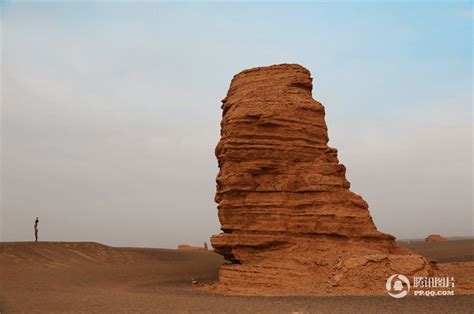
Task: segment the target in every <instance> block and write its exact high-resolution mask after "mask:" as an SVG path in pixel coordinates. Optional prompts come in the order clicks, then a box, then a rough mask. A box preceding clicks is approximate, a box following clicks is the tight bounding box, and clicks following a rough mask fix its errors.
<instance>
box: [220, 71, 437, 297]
mask: <svg viewBox="0 0 474 314" xmlns="http://www.w3.org/2000/svg"><path fill="white" fill-rule="evenodd" d="M312 87H313V85H312V78H311V76H310V73H309V71H308V70H306V69H305V68H303V67H302V66H299V65H295V64H282V65H274V66H269V67H260V68H253V69H249V70H245V71H243V72H241V73H239V74H238V75H236V76H235V77H234V78H233V80H232V83H231V85H230V89H229V91H228V93H227V96H226V97H225V99H224V100H223V101H222V103H223V104H222V110H223V116H222V122H221V139H220V141H219V143H218V145H217V147H216V151H215V153H216V156H217V159H218V162H219V168H220V171H219V174H218V176H217V179H216V181H217V193H216V197H215V200H216V202H217V203H218V212H219V221H220V223H221V230H222V231H223V233H221V234H219V235H215V236H213V237H212V239H211V243H212V246H213V247H214V249H215V251H216V252H217V253H219V254H221V255H223V256H224V257H225V259H226V260H227V261H228V263H227V264H224V265H222V266H221V269H220V273H219V282H218V283H217V285H216V286H215V289H216V290H217V291H220V292H224V293H229V294H246V295H252V294H258V295H328V294H348V295H358V294H369V293H372V294H373V293H374V292H380V293H385V282H386V280H387V278H388V277H389V276H390V275H392V274H395V273H400V274H404V275H406V276H409V275H413V274H416V275H419V276H427V275H430V274H431V273H432V267H433V265H432V264H431V263H430V262H429V261H428V260H427V259H426V258H424V257H421V256H419V255H415V254H413V253H411V252H410V251H409V250H407V249H405V248H402V247H400V246H398V245H397V244H396V243H395V241H394V237H393V236H390V235H387V234H384V233H381V232H379V231H378V230H377V228H376V227H375V225H374V223H373V221H372V218H371V216H370V214H369V211H368V205H367V203H366V202H365V201H364V200H363V199H362V197H360V196H359V195H357V194H355V193H353V192H351V191H350V190H349V187H350V183H349V182H348V181H347V179H346V177H345V172H346V169H345V167H344V166H343V165H341V164H340V163H339V161H338V158H337V150H336V149H334V148H331V147H329V146H328V144H327V143H328V132H327V127H326V122H325V120H324V107H323V106H322V105H321V104H320V103H319V102H317V101H316V100H314V99H313V98H312V95H311V92H312Z"/></svg>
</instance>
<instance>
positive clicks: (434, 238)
mask: <svg viewBox="0 0 474 314" xmlns="http://www.w3.org/2000/svg"><path fill="white" fill-rule="evenodd" d="M443 241H448V239H446V238H444V237H442V236H440V235H439V234H430V235H429V236H427V237H426V238H425V242H443Z"/></svg>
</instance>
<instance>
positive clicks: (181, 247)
mask: <svg viewBox="0 0 474 314" xmlns="http://www.w3.org/2000/svg"><path fill="white" fill-rule="evenodd" d="M178 251H207V247H199V246H191V245H187V244H180V245H178Z"/></svg>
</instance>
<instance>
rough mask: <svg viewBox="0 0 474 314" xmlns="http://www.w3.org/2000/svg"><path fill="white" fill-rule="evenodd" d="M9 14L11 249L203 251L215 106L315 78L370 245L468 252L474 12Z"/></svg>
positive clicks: (226, 8) (212, 207)
mask: <svg viewBox="0 0 474 314" xmlns="http://www.w3.org/2000/svg"><path fill="white" fill-rule="evenodd" d="M2 9H3V13H2V17H1V20H2V24H1V28H2V29H1V34H2V49H3V53H2V55H3V60H2V61H3V64H2V69H1V72H2V92H3V99H2V100H3V103H2V112H1V113H2V120H1V132H2V133H1V139H2V155H1V157H2V164H1V183H2V185H1V192H2V193H1V196H2V202H1V212H0V214H1V215H0V220H1V223H0V229H1V230H0V235H1V239H3V241H25V240H31V239H32V237H33V221H34V218H35V217H36V216H39V217H40V238H42V239H43V240H53V241H85V240H87V241H98V242H103V243H106V244H110V245H123V246H125V245H129V246H132V245H133V246H153V247H176V245H177V244H179V243H190V244H195V245H201V244H202V242H203V241H208V239H209V236H210V235H211V234H215V233H218V232H219V222H218V219H217V209H216V204H215V203H214V201H213V198H214V193H215V177H216V174H217V172H218V169H217V162H216V159H215V157H214V147H215V145H216V144H217V142H218V139H219V128H220V126H219V123H220V118H221V109H220V105H221V103H220V100H221V99H223V98H224V97H225V94H226V92H227V89H228V86H229V83H230V80H231V79H232V76H233V75H234V74H236V73H238V72H239V71H241V70H243V69H246V68H250V67H254V66H263V65H271V64H275V63H299V64H302V65H304V66H305V67H307V68H308V69H309V70H310V71H311V73H312V75H313V77H314V85H315V87H314V90H313V96H314V98H316V99H318V100H319V101H321V102H322V103H323V104H324V105H325V107H326V113H327V123H328V126H329V137H330V145H331V146H332V147H336V148H338V150H339V159H340V161H341V163H343V164H345V165H346V166H347V168H348V171H347V175H348V179H349V181H351V183H352V190H353V191H354V192H356V193H358V194H361V195H362V196H363V197H364V198H365V199H366V200H367V201H368V203H369V205H370V212H371V214H372V217H373V218H374V221H375V223H376V225H377V227H378V228H379V230H381V231H384V232H387V233H391V234H393V235H395V236H397V237H399V238H415V237H424V236H426V235H427V234H430V233H440V234H443V235H446V236H455V235H461V236H464V235H472V234H473V215H472V212H473V206H472V193H473V187H472V166H473V161H472V144H473V143H472V122H473V119H472V108H471V104H472V87H473V85H472V69H473V67H472V21H473V14H472V4H471V3H470V2H465V3H457V4H433V3H431V4H387V3H385V4H374V3H371V4H370V3H365V4H361V3H358V4H347V3H346V4H342V3H340V4H310V3H305V4H282V3H280V4H252V3H240V4H239V3H234V4H223V3H221V4H217V3H210V4H190V3H181V4H172V3H142V4H131V3H123V2H122V3H101V4H99V3H96V4H94V3H82V4H80V3H69V4H66V3H63V4H61V3H50V4H48V3H37V4H34V3H12V2H8V3H6V4H4V5H3V6H2ZM1 239H0V240H1Z"/></svg>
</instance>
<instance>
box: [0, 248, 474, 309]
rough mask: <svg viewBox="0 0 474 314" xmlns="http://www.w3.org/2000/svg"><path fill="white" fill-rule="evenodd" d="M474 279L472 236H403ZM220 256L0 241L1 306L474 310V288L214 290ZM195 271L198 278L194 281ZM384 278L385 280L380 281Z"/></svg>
mask: <svg viewBox="0 0 474 314" xmlns="http://www.w3.org/2000/svg"><path fill="white" fill-rule="evenodd" d="M400 243H401V244H402V245H403V246H406V247H408V248H409V249H411V250H413V251H414V252H415V253H418V254H420V255H424V256H425V257H428V258H431V259H434V258H436V260H437V261H438V263H437V265H438V267H439V268H440V269H441V270H443V272H445V273H446V274H449V275H451V276H453V277H455V279H456V284H457V285H458V284H459V285H464V286H466V285H467V286H469V285H471V286H472V284H473V283H474V262H473V257H474V254H473V246H474V240H472V239H468V240H450V241H446V242H434V243H428V242H424V241H410V242H400ZM223 262H224V259H223V258H222V256H220V255H218V254H216V253H214V252H212V251H208V252H203V251H196V252H194V251H178V250H172V249H152V248H119V247H110V246H106V245H103V244H99V243H93V242H38V243H33V242H3V243H0V311H1V312H2V313H21V312H23V313H51V312H83V313H84V312H88V313H112V312H113V313H126V312H135V313H136V312H141V313H143V312H154V313H410V312H417V313H448V312H449V313H472V308H473V307H474V296H473V295H472V294H469V293H473V292H474V291H473V290H472V289H471V290H470V291H463V292H462V295H461V294H459V295H454V296H436V297H421V296H411V295H410V296H407V297H405V298H403V299H394V298H391V297H390V296H388V295H374V296H325V297H315V296H271V297H269V296H231V295H223V294H218V293H214V292H212V289H209V286H210V285H211V284H212V283H214V282H216V281H217V280H218V271H219V267H220V265H221V264H222V263H223ZM192 279H195V280H197V282H198V284H192V282H191V281H192ZM372 284H374V285H385V282H374V283H372Z"/></svg>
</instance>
